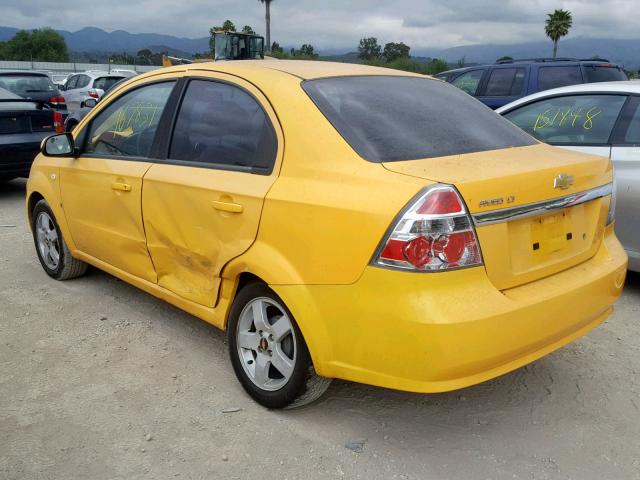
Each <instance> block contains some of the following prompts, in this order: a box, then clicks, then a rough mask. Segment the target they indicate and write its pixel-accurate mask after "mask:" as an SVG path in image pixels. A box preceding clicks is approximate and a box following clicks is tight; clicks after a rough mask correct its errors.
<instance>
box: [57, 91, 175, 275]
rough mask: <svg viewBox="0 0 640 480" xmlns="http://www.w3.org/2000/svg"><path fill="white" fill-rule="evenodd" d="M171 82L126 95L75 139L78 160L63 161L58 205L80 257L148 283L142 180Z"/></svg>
mask: <svg viewBox="0 0 640 480" xmlns="http://www.w3.org/2000/svg"><path fill="white" fill-rule="evenodd" d="M174 84H175V82H172V81H165V82H159V83H153V84H148V85H144V86H141V87H140V88H136V89H133V90H129V91H128V92H127V93H125V94H124V95H122V96H120V97H119V98H117V99H115V100H114V101H112V102H110V103H109V104H108V105H106V106H105V107H104V108H103V109H102V110H101V111H99V112H97V115H96V116H95V117H94V118H93V119H92V121H91V122H90V123H89V124H88V125H87V126H85V128H83V130H82V131H81V132H79V133H78V134H77V136H76V141H77V142H78V144H79V145H80V146H81V153H80V156H79V157H78V158H75V159H73V158H71V159H65V160H63V165H62V168H61V172H60V177H61V178H60V180H61V190H62V192H61V193H62V202H63V208H64V212H65V216H66V219H67V224H68V225H69V230H70V233H71V237H72V238H73V241H74V243H75V245H76V247H77V248H78V250H80V251H81V252H83V253H85V254H87V255H90V256H92V257H94V258H96V259H97V260H100V261H102V262H105V263H107V264H108V265H111V266H113V267H116V268H118V269H120V270H123V271H125V272H127V273H130V274H133V275H135V276H137V277H139V278H142V279H144V280H148V281H150V282H155V281H156V274H155V270H154V268H153V264H152V263H151V259H150V258H149V253H148V251H147V248H146V238H145V232H144V226H143V222H142V207H141V202H142V179H143V177H144V174H145V173H146V172H147V171H148V170H149V168H150V167H151V165H152V164H151V163H150V160H149V156H150V152H151V147H152V144H153V142H154V137H155V132H156V129H157V126H158V122H159V120H160V117H161V114H162V111H163V109H164V106H165V104H166V102H167V100H168V98H169V95H170V94H171V91H172V89H173V87H174Z"/></svg>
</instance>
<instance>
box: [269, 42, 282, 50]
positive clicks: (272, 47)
mask: <svg viewBox="0 0 640 480" xmlns="http://www.w3.org/2000/svg"><path fill="white" fill-rule="evenodd" d="M271 53H284V48H282V47H281V46H280V44H279V43H278V42H273V43H272V44H271Z"/></svg>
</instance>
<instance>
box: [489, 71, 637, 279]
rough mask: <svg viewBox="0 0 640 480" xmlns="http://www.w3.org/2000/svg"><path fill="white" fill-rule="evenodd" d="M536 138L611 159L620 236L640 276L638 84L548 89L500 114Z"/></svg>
mask: <svg viewBox="0 0 640 480" xmlns="http://www.w3.org/2000/svg"><path fill="white" fill-rule="evenodd" d="M496 112H498V113H499V114H501V115H503V116H504V117H506V118H507V119H509V120H510V121H512V122H513V123H515V124H516V125H518V126H519V127H520V128H522V129H523V130H525V131H526V132H528V133H530V134H531V135H533V136H534V137H536V138H537V139H538V140H540V141H543V142H545V143H548V144H551V145H555V146H558V147H562V148H568V149H570V150H577V151H580V152H586V153H593V154H596V155H603V156H607V157H610V158H611V160H612V161H613V166H614V170H615V178H616V182H617V187H618V196H617V206H616V233H617V235H618V238H619V239H620V241H621V242H622V244H623V245H624V248H625V250H626V251H627V253H628V255H629V269H630V270H634V271H636V272H640V221H639V220H640V81H637V80H636V81H634V80H630V81H624V82H607V83H586V84H582V85H571V86H568V87H561V88H555V89H553V90H546V91H543V92H539V93H536V94H533V95H529V96H528V97H524V98H520V99H518V100H516V101H514V102H511V103H509V104H507V105H505V106H504V107H501V108H499V109H497V110H496Z"/></svg>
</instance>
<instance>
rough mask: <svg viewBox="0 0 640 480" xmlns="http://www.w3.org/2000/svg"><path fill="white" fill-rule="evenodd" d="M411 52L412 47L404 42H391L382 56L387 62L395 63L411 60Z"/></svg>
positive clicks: (385, 47)
mask: <svg viewBox="0 0 640 480" xmlns="http://www.w3.org/2000/svg"><path fill="white" fill-rule="evenodd" d="M409 50H411V47H409V45H405V44H404V43H402V42H400V43H393V42H389V43H387V44H386V45H385V46H384V51H383V52H382V56H383V57H384V58H385V59H386V60H387V62H393V61H394V60H397V59H399V58H409Z"/></svg>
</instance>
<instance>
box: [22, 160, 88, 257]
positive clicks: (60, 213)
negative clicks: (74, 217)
mask: <svg viewBox="0 0 640 480" xmlns="http://www.w3.org/2000/svg"><path fill="white" fill-rule="evenodd" d="M49 173H51V174H50V175H49ZM59 178H60V175H59V174H58V172H57V170H54V171H53V172H47V174H45V172H44V171H43V170H41V169H38V168H32V169H31V174H30V175H29V180H28V182H27V198H26V205H25V208H26V209H27V218H28V219H29V228H30V229H31V227H32V225H33V208H34V207H35V206H36V203H38V202H39V201H40V200H44V201H46V202H47V204H48V205H49V208H50V209H51V211H52V212H53V215H54V216H55V219H56V222H57V223H58V227H59V228H60V231H61V232H62V235H63V237H64V240H65V242H66V243H67V247H68V248H69V250H70V251H71V252H72V253H73V252H74V251H75V250H76V245H75V243H74V242H73V238H72V237H71V233H70V231H69V228H68V226H67V218H66V216H65V215H64V209H63V206H62V200H61V198H60V190H59V188H60V187H59V183H58V182H59V181H60V180H59Z"/></svg>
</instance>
